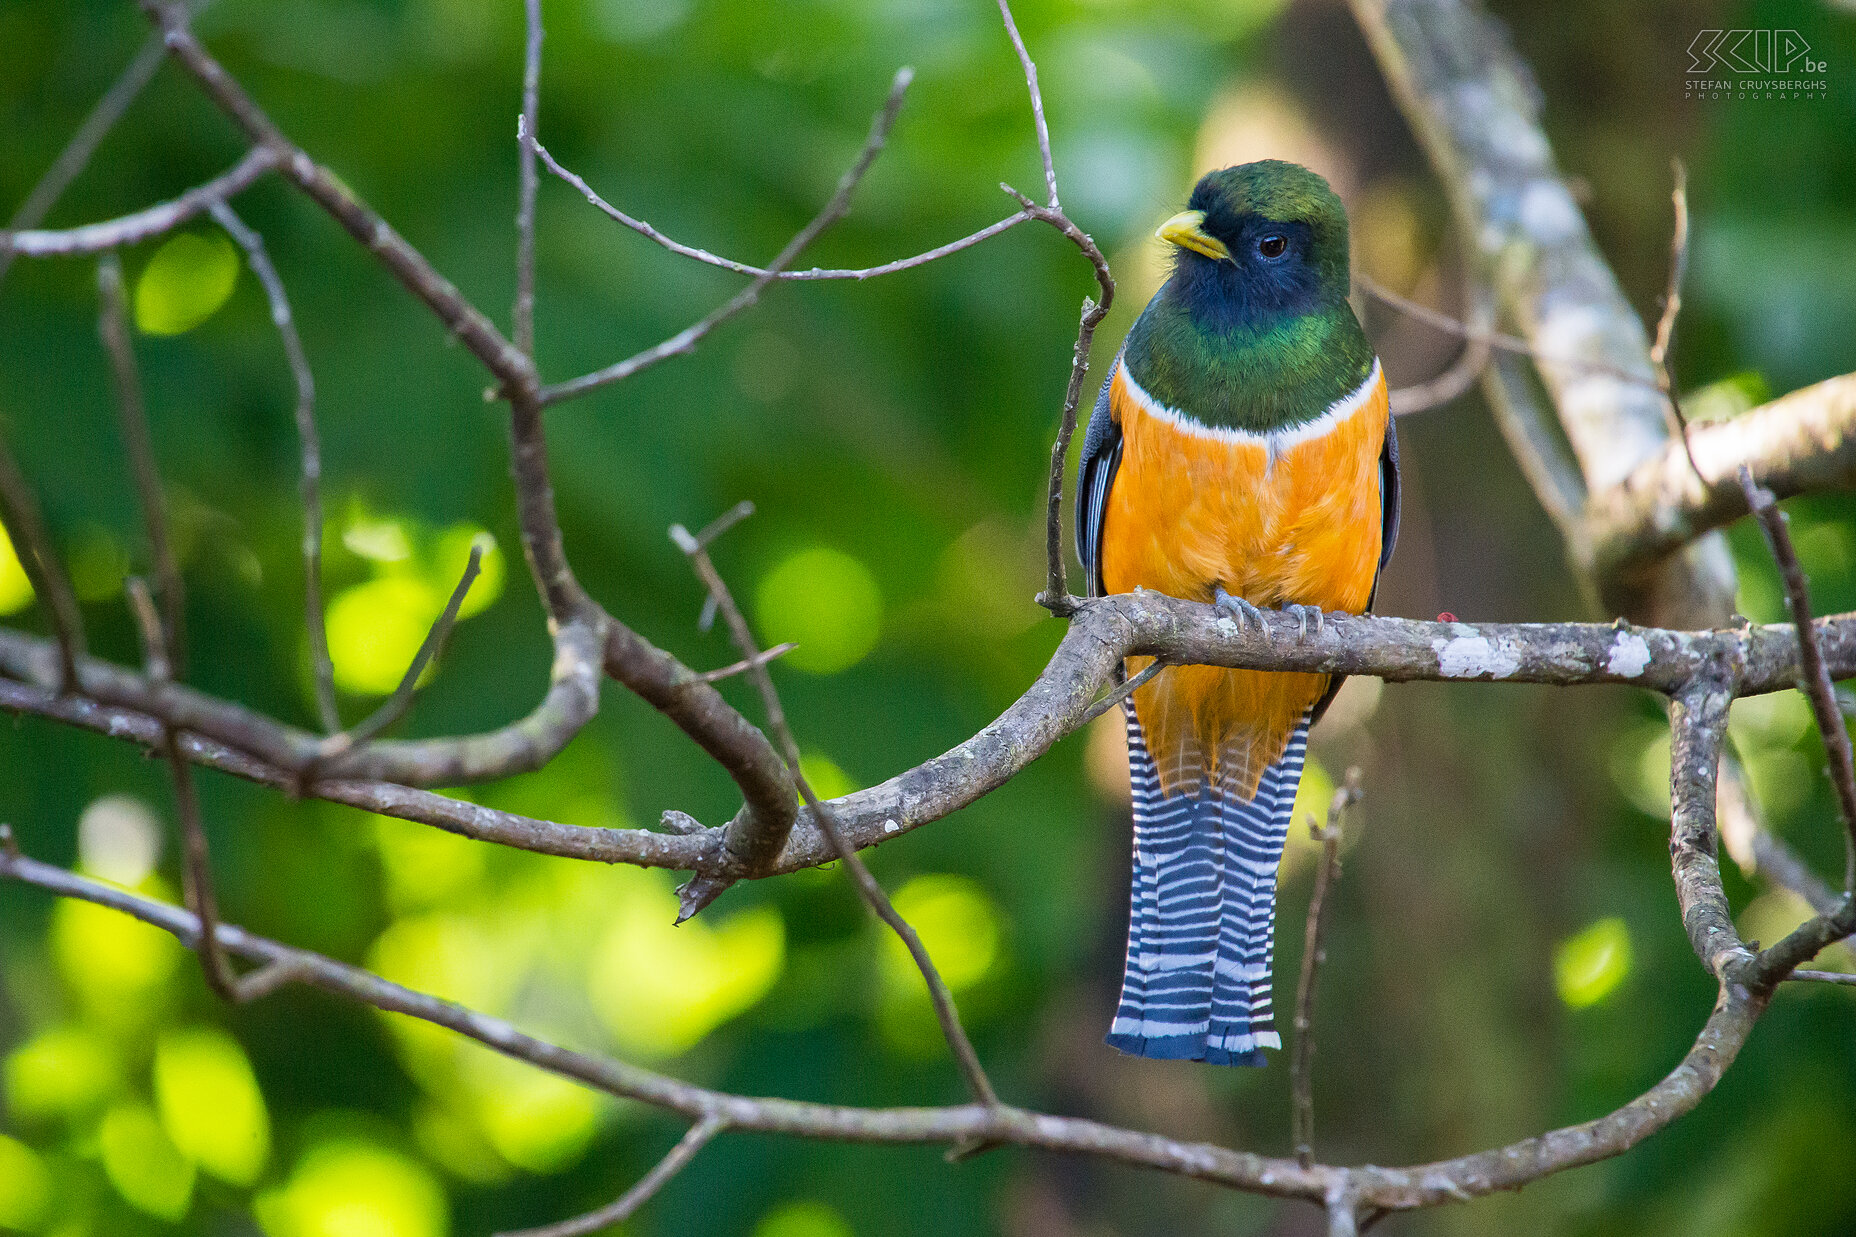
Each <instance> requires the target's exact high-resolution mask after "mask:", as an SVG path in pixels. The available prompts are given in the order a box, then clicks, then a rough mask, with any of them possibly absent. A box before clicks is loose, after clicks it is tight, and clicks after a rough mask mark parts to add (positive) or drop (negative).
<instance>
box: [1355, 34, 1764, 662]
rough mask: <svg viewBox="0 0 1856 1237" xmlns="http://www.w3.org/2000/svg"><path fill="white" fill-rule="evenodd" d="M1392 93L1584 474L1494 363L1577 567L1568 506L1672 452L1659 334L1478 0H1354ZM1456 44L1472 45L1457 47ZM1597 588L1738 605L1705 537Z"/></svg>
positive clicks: (1685, 616)
mask: <svg viewBox="0 0 1856 1237" xmlns="http://www.w3.org/2000/svg"><path fill="white" fill-rule="evenodd" d="M1350 7H1351V8H1352V10H1353V12H1354V16H1355V18H1356V20H1357V21H1358V23H1359V25H1360V29H1361V31H1362V32H1363V33H1364V34H1365V36H1366V41H1367V43H1368V45H1369V46H1370V47H1371V49H1372V51H1373V54H1374V56H1375V58H1376V59H1377V60H1378V62H1379V64H1380V67H1381V69H1382V70H1383V72H1384V74H1385V77H1386V80H1387V84H1388V85H1389V86H1390V88H1391V91H1392V94H1393V97H1394V98H1395V99H1396V100H1397V101H1398V103H1399V105H1400V108H1401V110H1402V111H1403V112H1404V114H1405V118H1406V120H1407V121H1408V122H1409V124H1410V126H1411V128H1412V131H1413V134H1414V136H1415V137H1416V138H1417V139H1418V142H1419V144H1420V145H1421V146H1422V147H1423V148H1424V150H1425V152H1426V154H1427V155H1428V156H1429V158H1430V162H1431V165H1432V167H1433V168H1434V169H1435V170H1436V172H1437V174H1438V176H1439V179H1440V180H1441V181H1442V185H1443V188H1444V190H1445V192H1446V193H1447V195H1448V196H1449V199H1450V203H1451V208H1452V214H1453V215H1454V216H1455V219H1456V231H1457V235H1458V236H1459V237H1460V238H1461V239H1462V243H1463V245H1464V248H1465V261H1466V262H1467V263H1468V264H1469V265H1470V267H1471V268H1472V269H1475V270H1480V271H1485V272H1487V274H1488V276H1489V278H1490V280H1491V282H1492V285H1493V287H1494V289H1495V294H1496V300H1497V305H1498V308H1499V309H1500V311H1501V312H1502V313H1503V314H1504V315H1505V316H1507V317H1509V318H1511V319H1512V320H1513V321H1514V322H1515V323H1516V324H1517V325H1518V327H1519V330H1520V334H1521V336H1522V337H1523V338H1524V339H1525V340H1526V341H1527V343H1528V344H1529V346H1530V355H1532V356H1533V357H1534V358H1535V360H1536V362H1537V364H1538V368H1539V371H1540V375H1541V378H1542V380H1543V381H1544V383H1545V386H1546V389H1547V391H1548V393H1549V394H1550V396H1551V398H1552V403H1553V407H1554V411H1555V413H1556V414H1557V416H1558V419H1559V421H1560V423H1561V425H1562V427H1563V428H1564V429H1565V431H1566V438H1567V441H1568V442H1569V443H1570V445H1571V447H1572V451H1573V453H1574V455H1575V456H1576V457H1577V459H1578V462H1579V465H1580V469H1581V471H1582V473H1583V479H1584V487H1583V488H1582V489H1581V490H1580V491H1579V492H1577V493H1569V492H1567V491H1566V490H1565V489H1564V488H1563V487H1561V488H1558V489H1557V490H1556V491H1548V490H1544V489H1540V486H1541V484H1542V482H1548V481H1550V482H1553V483H1556V484H1557V483H1560V482H1563V481H1564V479H1565V478H1564V471H1563V470H1562V469H1560V468H1558V466H1557V465H1556V464H1555V463H1553V462H1551V461H1552V457H1551V456H1550V455H1547V454H1544V453H1543V454H1541V456H1540V458H1539V459H1538V460H1530V459H1529V454H1530V453H1534V452H1535V451H1536V450H1537V449H1540V448H1546V435H1545V434H1544V427H1542V426H1537V425H1528V424H1523V423H1522V422H1524V421H1526V420H1529V419H1531V418H1528V417H1527V415H1526V414H1527V412H1528V411H1529V410H1528V404H1529V402H1530V401H1528V400H1527V398H1526V390H1525V388H1524V387H1523V386H1522V385H1521V384H1520V383H1518V382H1516V381H1515V380H1514V378H1515V374H1514V372H1513V371H1512V370H1511V369H1510V367H1506V366H1500V365H1498V366H1497V367H1495V370H1494V373H1496V374H1499V375H1500V376H1501V378H1502V382H1501V385H1500V386H1497V385H1495V383H1494V381H1493V380H1491V384H1490V390H1491V392H1492V402H1497V401H1500V400H1503V399H1506V400H1507V403H1508V405H1509V410H1508V411H1510V412H1512V413H1513V414H1515V415H1512V416H1505V417H1504V421H1505V423H1504V426H1503V428H1504V432H1505V433H1506V434H1507V436H1508V438H1509V440H1510V442H1511V443H1514V444H1516V446H1517V454H1518V455H1519V458H1520V459H1521V462H1522V465H1523V468H1524V469H1526V470H1527V473H1528V477H1529V480H1530V481H1531V482H1533V483H1534V484H1535V485H1536V489H1537V490H1538V491H1539V492H1540V494H1541V499H1542V502H1543V504H1544V505H1546V506H1547V507H1548V509H1549V510H1550V511H1552V512H1553V513H1554V515H1555V518H1556V521H1557V522H1559V523H1560V525H1561V527H1562V529H1563V530H1565V531H1566V532H1567V533H1568V534H1569V536H1568V543H1569V548H1570V549H1571V550H1572V554H1573V559H1574V562H1575V565H1577V566H1581V567H1586V566H1588V565H1589V564H1588V560H1587V558H1586V556H1585V555H1584V553H1583V550H1584V546H1583V539H1582V537H1581V536H1580V530H1579V528H1578V527H1577V525H1576V523H1575V522H1573V521H1571V520H1570V519H1569V518H1568V517H1569V516H1570V514H1571V513H1572V512H1576V511H1577V510H1578V509H1579V507H1581V506H1582V505H1583V503H1582V501H1580V500H1581V499H1582V498H1583V491H1584V489H1589V490H1591V491H1593V492H1599V491H1603V490H1605V489H1608V488H1609V487H1610V486H1612V485H1614V484H1616V483H1617V482H1619V481H1621V480H1623V479H1624V477H1626V476H1627V475H1629V474H1630V472H1631V471H1632V470H1633V469H1635V468H1636V467H1638V466H1639V465H1640V464H1642V462H1643V461H1644V460H1646V459H1648V458H1650V457H1651V456H1653V455H1656V454H1657V453H1659V452H1660V451H1662V450H1663V449H1664V448H1665V446H1666V445H1667V442H1668V438H1669V424H1668V417H1667V413H1666V404H1665V401H1664V399H1663V396H1662V392H1661V390H1660V389H1659V388H1658V387H1657V384H1656V381H1655V371H1654V367H1653V366H1652V365H1651V364H1650V358H1649V348H1650V340H1649V338H1648V335H1647V334H1646V332H1645V331H1644V328H1643V323H1642V320H1641V319H1639V318H1638V316H1637V314H1636V312H1635V311H1634V310H1633V309H1632V308H1631V305H1630V303H1629V301H1627V300H1626V299H1625V297H1624V294H1623V292H1622V290H1621V289H1620V288H1619V286H1618V282H1617V278H1616V276H1615V275H1614V274H1613V273H1612V271H1611V269H1610V268H1609V266H1607V265H1606V263H1605V261H1604V258H1603V257H1602V256H1601V255H1600V254H1599V252H1598V250H1597V247H1596V245H1595V244H1594V243H1593V240H1592V236H1591V232H1590V230H1589V229H1588V228H1587V226H1586V223H1585V219H1584V217H1583V215H1582V214H1581V212H1580V210H1579V206H1578V203H1577V201H1576V200H1575V199H1574V197H1573V195H1572V193H1571V191H1570V190H1569V189H1568V188H1567V186H1566V184H1565V182H1564V180H1563V179H1562V177H1561V175H1560V172H1559V169H1558V167H1557V166H1556V165H1555V162H1554V159H1553V148H1552V144H1551V143H1550V142H1549V141H1548V140H1547V137H1546V134H1545V133H1544V132H1543V130H1542V127H1541V119H1540V100H1539V94H1538V91H1537V90H1536V89H1535V88H1534V85H1533V80H1532V77H1531V75H1530V74H1529V72H1528V69H1527V66H1526V65H1525V64H1524V63H1523V62H1522V61H1521V59H1520V57H1519V56H1517V55H1516V54H1515V52H1514V50H1513V48H1512V46H1511V45H1510V42H1509V40H1508V37H1507V34H1506V32H1505V31H1504V30H1503V29H1502V28H1501V27H1500V26H1499V24H1498V23H1497V22H1496V21H1495V20H1494V19H1493V18H1492V17H1491V16H1490V15H1489V14H1487V13H1486V12H1485V11H1484V10H1483V9H1482V7H1481V6H1479V5H1476V4H1473V3H1471V2H1470V0H1350ZM1452 49H1473V52H1472V54H1457V53H1456V52H1455V51H1453V50H1452ZM1583 583H1585V584H1586V585H1587V590H1588V592H1589V593H1590V594H1591V595H1592V596H1594V597H1595V598H1596V599H1597V600H1598V601H1599V602H1600V604H1602V605H1603V606H1604V607H1605V608H1606V610H1607V611H1608V612H1610V613H1622V614H1624V615H1626V616H1628V617H1630V618H1631V619H1633V620H1637V621H1643V622H1654V623H1659V624H1662V625H1665V626H1674V627H1708V626H1713V625H1715V624H1718V623H1721V622H1723V621H1725V620H1726V618H1727V615H1728V612H1729V611H1730V610H1731V608H1732V605H1733V596H1734V580H1733V562H1732V559H1731V557H1730V556H1729V555H1728V553H1727V550H1726V546H1725V544H1724V543H1723V542H1722V541H1721V539H1720V538H1718V537H1703V538H1700V539H1698V540H1697V541H1696V542H1695V543H1694V544H1693V545H1691V546H1689V547H1688V548H1687V549H1686V550H1685V551H1684V552H1683V553H1682V554H1681V556H1680V557H1678V558H1674V559H1672V560H1671V561H1670V562H1669V563H1667V564H1665V565H1664V566H1663V567H1662V568H1660V569H1659V570H1657V571H1656V572H1654V573H1649V574H1646V575H1642V576H1633V577H1630V578H1621V577H1612V576H1606V575H1602V574H1599V575H1596V576H1595V578H1594V576H1593V575H1591V574H1588V577H1587V579H1586V580H1585V581H1583Z"/></svg>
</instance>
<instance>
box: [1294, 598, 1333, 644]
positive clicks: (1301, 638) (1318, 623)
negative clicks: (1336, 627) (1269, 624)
mask: <svg viewBox="0 0 1856 1237" xmlns="http://www.w3.org/2000/svg"><path fill="white" fill-rule="evenodd" d="M1283 609H1285V610H1287V611H1288V612H1289V613H1291V614H1293V615H1295V621H1296V632H1295V638H1296V640H1297V641H1298V642H1300V643H1306V642H1307V641H1308V621H1309V620H1310V619H1313V620H1314V622H1315V636H1316V637H1317V638H1319V637H1320V636H1321V634H1322V632H1323V631H1324V630H1325V629H1326V625H1327V616H1326V615H1325V614H1323V613H1322V612H1321V607H1320V606H1304V605H1299V604H1292V605H1287V606H1284V607H1283Z"/></svg>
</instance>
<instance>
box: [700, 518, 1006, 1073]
mask: <svg viewBox="0 0 1856 1237" xmlns="http://www.w3.org/2000/svg"><path fill="white" fill-rule="evenodd" d="M724 518H727V517H724ZM713 527H714V526H713V525H711V528H713ZM670 538H671V540H672V541H674V542H676V544H677V548H678V549H680V550H682V551H683V553H684V555H685V556H686V557H687V558H688V559H689V560H690V566H691V567H692V568H693V569H694V570H695V572H696V575H697V578H698V579H700V580H701V581H702V583H703V587H704V588H705V589H707V590H708V591H709V593H710V594H711V595H712V596H713V597H714V598H715V601H716V607H717V608H718V609H719V610H720V611H721V614H722V618H723V620H724V621H725V622H726V623H727V624H728V631H729V634H730V635H731V636H732V637H733V638H734V641H735V646H736V647H737V648H738V649H740V651H741V655H742V656H743V657H744V658H745V659H746V660H747V661H749V662H751V663H753V664H752V665H751V666H750V667H749V669H748V674H749V675H750V676H751V677H752V678H753V680H754V685H755V687H756V688H758V689H759V691H760V697H761V703H762V705H763V706H764V707H765V708H766V711H767V728H768V729H769V730H771V731H772V732H773V737H774V740H775V741H776V742H777V743H778V744H779V746H780V749H781V751H782V752H783V753H784V754H785V756H786V763H787V766H788V767H789V768H790V769H791V770H792V774H793V782H794V784H795V785H796V786H797V787H798V788H799V794H800V797H801V798H803V799H804V800H805V802H806V806H807V807H808V808H810V809H811V810H812V818H813V820H814V821H816V822H817V824H818V827H819V830H820V831H821V832H822V833H824V835H825V837H826V839H827V840H828V841H830V843H831V846H832V849H833V850H834V851H835V852H836V853H837V856H838V858H839V859H841V860H843V862H844V869H845V871H847V872H849V873H850V874H851V879H852V882H853V883H854V884H855V885H856V886H857V892H858V893H859V894H860V895H862V897H863V900H864V902H865V903H866V904H867V905H868V906H869V907H870V910H871V911H872V912H873V913H874V914H875V915H876V916H877V918H879V919H881V920H882V921H883V922H884V923H886V924H888V925H889V926H890V928H891V930H893V931H894V932H895V934H896V935H897V936H898V937H900V938H901V939H902V943H903V945H904V946H905V947H906V948H907V949H908V951H909V956H910V957H912V958H913V959H915V966H916V968H917V969H918V970H920V971H921V974H922V981H923V982H924V983H925V984H926V985H927V987H928V996H929V999H930V1000H931V1001H932V1002H933V1004H934V1012H935V1017H936V1018H937V1019H939V1020H940V1023H941V1033H942V1034H943V1035H944V1036H945V1037H946V1039H947V1044H948V1048H949V1049H950V1050H951V1051H952V1052H953V1055H954V1064H955V1065H956V1066H957V1067H958V1068H959V1070H960V1073H961V1075H962V1077H964V1078H965V1079H966V1083H967V1089H968V1090H969V1091H971V1092H972V1094H973V1098H974V1099H975V1100H977V1101H979V1102H980V1103H982V1104H984V1105H986V1106H987V1107H989V1108H994V1107H997V1106H998V1105H999V1096H998V1094H997V1093H996V1092H994V1090H993V1087H992V1082H991V1081H990V1080H989V1079H988V1078H987V1077H986V1070H985V1068H984V1067H982V1066H981V1065H980V1059H979V1054H978V1053H977V1052H975V1051H974V1050H973V1041H972V1040H970V1039H968V1038H967V1032H966V1028H965V1027H963V1026H962V1025H961V1023H960V1014H959V1011H958V1010H957V1009H956V1008H955V1006H954V998H953V994H952V993H951V992H949V991H948V988H947V984H946V983H945V982H944V981H943V980H942V979H941V972H940V971H939V970H938V969H937V968H936V967H935V964H934V960H933V959H932V958H930V957H929V956H928V950H927V947H926V946H924V945H923V944H922V938H921V937H920V936H919V935H918V934H917V933H916V931H915V929H914V928H913V927H911V926H910V925H909V922H908V920H906V919H904V918H903V917H902V915H901V913H900V912H898V911H897V910H896V907H895V904H894V903H892V902H891V901H890V900H889V895H888V894H886V893H884V892H883V886H882V885H881V884H879V883H878V882H877V879H876V877H874V876H872V875H871V874H870V869H869V868H868V867H866V866H865V864H864V861H863V859H862V857H860V856H859V855H858V853H857V848H856V847H855V846H852V845H851V844H850V842H849V841H847V840H846V839H845V836H844V831H843V830H841V829H840V828H839V827H838V820H837V817H836V816H835V815H833V813H832V811H831V809H830V808H828V807H826V806H825V805H824V804H823V803H821V802H820V801H819V798H818V796H817V795H816V794H815V793H813V790H812V787H811V784H810V783H808V782H807V781H806V778H805V774H803V773H801V772H800V768H799V763H800V762H799V742H798V740H797V739H795V738H794V737H793V729H792V727H791V726H790V725H788V724H787V721H786V710H785V709H784V708H782V707H781V705H780V693H779V692H778V691H777V690H776V689H775V688H774V686H773V676H772V675H770V674H768V673H767V666H766V663H765V661H764V659H762V657H761V653H760V649H759V648H758V647H757V646H756V644H755V643H754V633H753V632H752V631H751V630H750V629H749V627H748V621H747V619H746V618H745V617H744V616H743V615H742V613H741V607H740V606H738V605H736V604H735V599H734V595H733V594H732V593H730V592H729V590H728V585H727V583H726V582H725V581H724V580H723V579H722V575H721V573H720V572H719V571H717V570H716V569H715V563H714V562H713V561H711V559H710V558H709V551H708V549H707V547H706V546H704V545H703V543H702V542H701V541H699V540H698V539H697V538H696V537H693V536H691V535H690V533H689V530H688V529H686V528H684V527H683V526H682V525H681V524H677V525H673V526H672V527H671V530H670Z"/></svg>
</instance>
